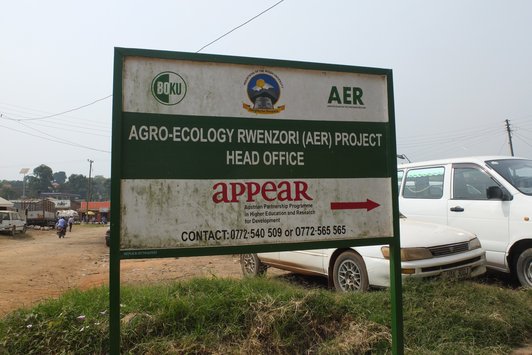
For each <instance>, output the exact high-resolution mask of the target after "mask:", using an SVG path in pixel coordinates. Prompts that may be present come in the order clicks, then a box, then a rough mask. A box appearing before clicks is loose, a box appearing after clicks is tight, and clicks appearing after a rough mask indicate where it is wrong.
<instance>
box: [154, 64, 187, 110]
mask: <svg viewBox="0 0 532 355" xmlns="http://www.w3.org/2000/svg"><path fill="white" fill-rule="evenodd" d="M151 93H152V95H153V97H155V99H156V100H157V101H159V102H160V103H161V104H163V105H176V104H178V103H180V102H181V101H182V100H183V99H184V98H185V95H186V94H187V83H186V82H185V79H183V78H182V77H181V75H179V74H177V73H174V72H171V71H165V72H162V73H159V74H157V76H156V77H155V78H153V81H152V82H151Z"/></svg>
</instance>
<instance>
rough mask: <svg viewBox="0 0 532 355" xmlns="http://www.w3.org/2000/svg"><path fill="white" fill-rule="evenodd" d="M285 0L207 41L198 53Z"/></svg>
mask: <svg viewBox="0 0 532 355" xmlns="http://www.w3.org/2000/svg"><path fill="white" fill-rule="evenodd" d="M283 1H284V0H281V1H279V2H277V3H275V4H274V5H272V6H270V7H269V8H267V9H266V10H264V11H262V12H261V13H259V14H257V15H255V16H253V17H252V18H250V19H249V20H247V21H246V22H244V23H242V24H240V25H238V26H236V27H235V28H233V29H232V30H230V31H228V32H226V33H224V34H223V35H221V36H220V37H218V38H216V39H215V40H214V41H212V42H209V43H207V44H206V45H204V46H203V47H201V48H200V49H198V50H197V51H196V53H199V52H201V51H202V50H204V49H205V48H207V47H208V46H210V45H211V44H213V43H216V42H218V41H219V40H221V39H222V38H224V37H225V36H227V35H229V34H230V33H231V32H234V31H236V30H238V29H239V28H240V27H243V26H245V25H247V24H248V23H250V22H251V21H253V20H254V19H256V18H257V17H260V16H261V15H263V14H265V13H266V12H268V11H270V10H271V9H273V8H274V7H276V6H277V5H279V4H280V3H282V2H283Z"/></svg>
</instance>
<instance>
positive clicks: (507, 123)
mask: <svg viewBox="0 0 532 355" xmlns="http://www.w3.org/2000/svg"><path fill="white" fill-rule="evenodd" d="M505 122H506V131H507V132H508V142H509V143H510V153H512V157H513V156H514V146H513V144H512V130H511V129H510V120H505Z"/></svg>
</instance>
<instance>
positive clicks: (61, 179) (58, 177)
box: [53, 171, 67, 185]
mask: <svg viewBox="0 0 532 355" xmlns="http://www.w3.org/2000/svg"><path fill="white" fill-rule="evenodd" d="M53 177H54V181H55V182H57V183H58V184H60V185H63V184H64V183H65V181H66V179H67V175H66V173H65V172H64V171H58V172H57V173H54V175H53Z"/></svg>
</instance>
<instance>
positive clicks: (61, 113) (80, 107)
mask: <svg viewBox="0 0 532 355" xmlns="http://www.w3.org/2000/svg"><path fill="white" fill-rule="evenodd" d="M112 96H113V95H107V96H105V97H102V98H100V99H97V100H94V101H92V102H89V103H88V104H85V105H81V106H78V107H75V108H72V109H70V110H66V111H63V112H59V113H54V114H52V115H47V116H42V117H33V118H28V117H25V118H24V119H17V118H12V117H4V116H3V115H2V114H0V118H4V119H6V120H10V121H17V122H22V121H37V120H45V119H47V118H52V117H56V116H60V115H64V114H65V113H69V112H72V111H77V110H81V109H82V108H85V107H87V106H91V105H94V104H95V103H98V102H100V101H103V100H106V99H108V98H110V97H112Z"/></svg>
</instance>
